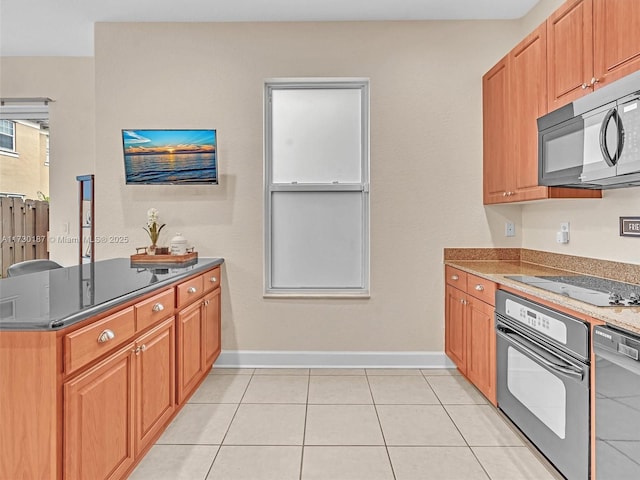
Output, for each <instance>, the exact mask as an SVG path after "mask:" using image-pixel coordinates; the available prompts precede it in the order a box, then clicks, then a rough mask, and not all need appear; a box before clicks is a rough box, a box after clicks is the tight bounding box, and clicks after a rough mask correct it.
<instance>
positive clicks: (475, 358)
mask: <svg viewBox="0 0 640 480" xmlns="http://www.w3.org/2000/svg"><path fill="white" fill-rule="evenodd" d="M466 332H467V377H468V378H469V380H470V381H471V383H473V384H474V385H475V386H476V387H477V388H478V390H480V391H481V392H482V393H483V394H484V395H485V396H486V397H487V399H489V401H491V402H492V403H493V404H494V405H495V404H496V333H495V330H494V309H493V307H492V306H491V305H488V304H486V303H484V302H481V301H480V300H476V299H471V301H470V302H469V304H468V306H467V324H466Z"/></svg>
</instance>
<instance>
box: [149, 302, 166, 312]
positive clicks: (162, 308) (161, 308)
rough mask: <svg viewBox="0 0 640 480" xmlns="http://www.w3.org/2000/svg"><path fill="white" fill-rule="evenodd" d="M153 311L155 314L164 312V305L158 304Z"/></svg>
mask: <svg viewBox="0 0 640 480" xmlns="http://www.w3.org/2000/svg"><path fill="white" fill-rule="evenodd" d="M151 310H153V311H154V312H161V311H162V310H164V305H162V304H161V303H156V304H155V305H154V306H153V307H152V308H151Z"/></svg>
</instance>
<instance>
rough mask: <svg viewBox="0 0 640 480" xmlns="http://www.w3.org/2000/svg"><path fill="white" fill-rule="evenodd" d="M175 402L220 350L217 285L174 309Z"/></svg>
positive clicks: (196, 381) (197, 381) (191, 388)
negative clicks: (176, 378) (176, 374)
mask: <svg viewBox="0 0 640 480" xmlns="http://www.w3.org/2000/svg"><path fill="white" fill-rule="evenodd" d="M177 324H178V341H177V344H178V364H179V366H180V367H179V369H178V402H179V403H182V402H184V401H185V400H186V399H187V398H188V397H189V395H191V393H192V392H193V391H194V390H195V388H196V387H197V386H198V385H199V384H200V381H201V380H202V376H203V375H205V374H206V372H207V371H208V370H209V369H210V368H211V366H212V365H213V362H214V361H215V359H216V358H217V357H218V355H219V353H220V289H219V288H217V289H216V290H214V291H213V292H211V293H208V294H207V295H205V296H204V297H203V298H202V299H201V300H199V301H197V302H194V303H193V304H191V305H190V306H188V307H187V308H185V309H183V310H181V311H180V312H178V321H177Z"/></svg>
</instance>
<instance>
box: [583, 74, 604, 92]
mask: <svg viewBox="0 0 640 480" xmlns="http://www.w3.org/2000/svg"><path fill="white" fill-rule="evenodd" d="M596 83H600V79H599V78H596V77H591V82H589V83H583V84H582V89H583V90H586V89H587V88H594V87H595V84H596Z"/></svg>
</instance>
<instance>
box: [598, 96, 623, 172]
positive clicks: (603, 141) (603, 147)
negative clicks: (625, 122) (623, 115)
mask: <svg viewBox="0 0 640 480" xmlns="http://www.w3.org/2000/svg"><path fill="white" fill-rule="evenodd" d="M611 120H613V121H614V122H615V124H616V129H617V130H618V146H617V147H618V148H617V149H616V153H615V155H614V156H611V152H610V151H609V146H608V145H607V128H608V127H609V122H611ZM623 132H624V131H623V130H622V122H621V121H620V115H618V111H617V110H616V108H615V107H614V108H612V109H611V110H609V111H608V112H607V114H606V115H605V116H604V118H603V119H602V124H601V125H600V151H601V152H602V157H603V158H604V161H605V162H607V165H609V166H610V167H615V165H616V163H617V162H618V158H620V154H621V153H622V141H624V133H623Z"/></svg>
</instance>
